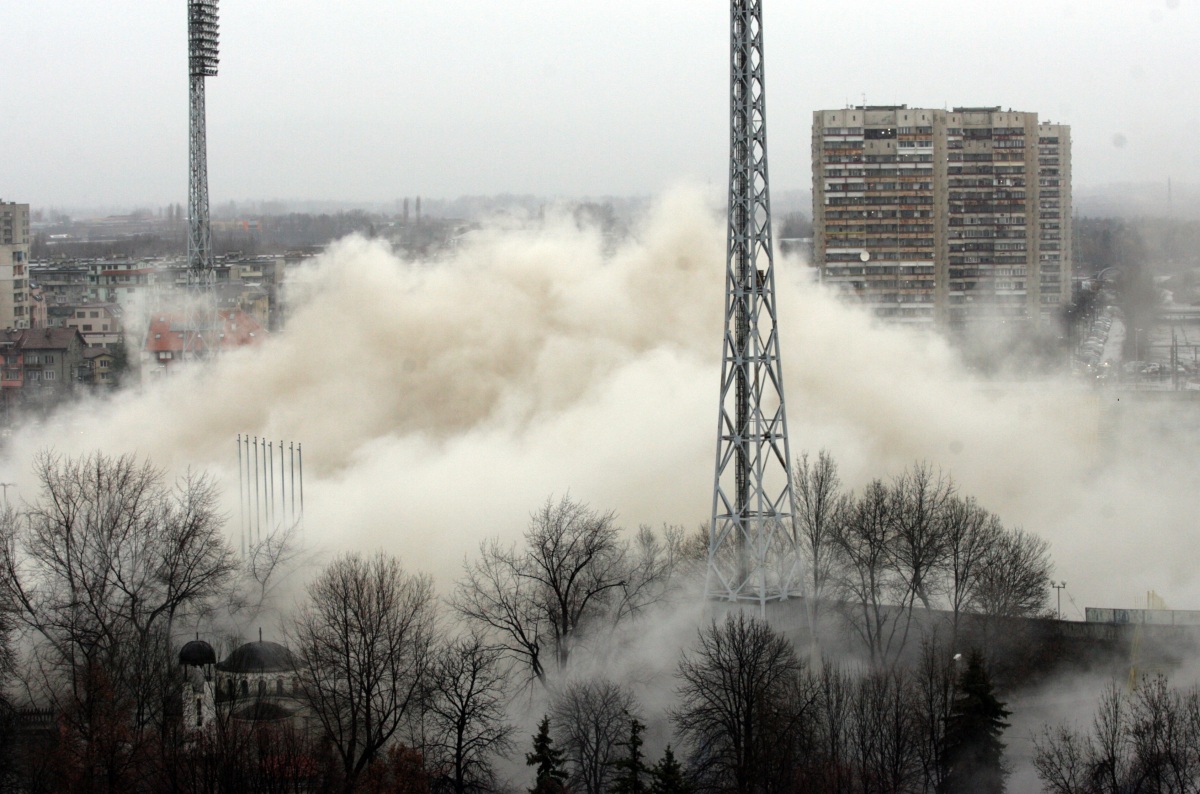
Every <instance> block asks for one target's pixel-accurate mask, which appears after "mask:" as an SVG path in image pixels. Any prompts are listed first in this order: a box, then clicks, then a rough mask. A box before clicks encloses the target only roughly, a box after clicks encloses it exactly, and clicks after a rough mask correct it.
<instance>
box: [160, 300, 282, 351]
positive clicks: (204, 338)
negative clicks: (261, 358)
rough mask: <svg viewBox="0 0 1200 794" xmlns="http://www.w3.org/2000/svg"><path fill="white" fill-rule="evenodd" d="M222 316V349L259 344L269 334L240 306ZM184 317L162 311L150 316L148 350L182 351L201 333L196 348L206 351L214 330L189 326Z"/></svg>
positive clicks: (196, 340)
mask: <svg viewBox="0 0 1200 794" xmlns="http://www.w3.org/2000/svg"><path fill="white" fill-rule="evenodd" d="M217 314H218V317H219V321H218V322H219V329H215V330H217V332H218V333H219V334H220V336H219V339H220V348H221V349H222V350H228V349H231V348H235V347H241V346H242V345H252V344H256V343H257V342H258V341H259V340H260V339H262V338H263V337H265V336H266V335H267V332H266V331H265V330H263V327H262V326H261V325H259V323H258V321H257V320H255V319H254V318H253V317H251V316H250V315H248V314H246V313H245V312H243V311H242V310H241V309H221V310H220V311H218V312H217ZM184 324H185V318H184V317H183V316H182V315H180V314H168V313H160V314H156V315H154V316H153V317H151V318H150V327H149V329H148V330H147V331H146V351H147V352H150V353H160V352H164V351H171V352H181V351H183V349H184V348H185V346H186V345H187V343H188V342H189V340H190V339H191V338H192V337H193V336H195V335H197V334H198V338H197V339H195V340H194V343H193V345H192V346H193V347H194V348H198V349H201V350H203V349H204V348H206V347H208V344H209V341H210V340H211V339H212V337H213V331H214V329H211V328H209V329H205V328H203V327H200V328H198V329H196V328H186V327H185V325H184Z"/></svg>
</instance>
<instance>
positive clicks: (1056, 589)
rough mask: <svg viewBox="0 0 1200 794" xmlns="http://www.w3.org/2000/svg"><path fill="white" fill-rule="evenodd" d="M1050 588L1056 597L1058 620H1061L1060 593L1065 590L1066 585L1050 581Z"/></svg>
mask: <svg viewBox="0 0 1200 794" xmlns="http://www.w3.org/2000/svg"><path fill="white" fill-rule="evenodd" d="M1050 586H1051V587H1053V588H1054V592H1055V595H1057V596H1058V619H1059V620H1062V591H1063V590H1065V589H1067V583H1066V582H1055V581H1051V582H1050Z"/></svg>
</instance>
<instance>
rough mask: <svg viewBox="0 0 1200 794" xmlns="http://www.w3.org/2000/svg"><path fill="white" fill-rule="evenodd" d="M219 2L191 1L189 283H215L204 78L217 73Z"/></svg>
mask: <svg viewBox="0 0 1200 794" xmlns="http://www.w3.org/2000/svg"><path fill="white" fill-rule="evenodd" d="M217 2H218V0H188V6H187V8H188V99H189V103H188V105H189V111H190V112H189V118H190V128H189V130H190V134H189V155H190V156H189V160H188V162H189V171H188V284H189V285H197V286H207V285H210V284H211V283H212V281H213V252H212V229H211V227H210V225H209V216H208V143H207V138H206V135H205V116H204V79H205V78H206V77H213V76H215V75H216V73H217V60H218V59H217V42H218V35H217V29H218V25H217Z"/></svg>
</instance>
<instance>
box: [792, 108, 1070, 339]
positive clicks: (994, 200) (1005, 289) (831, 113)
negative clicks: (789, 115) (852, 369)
mask: <svg viewBox="0 0 1200 794" xmlns="http://www.w3.org/2000/svg"><path fill="white" fill-rule="evenodd" d="M1070 146H1071V139H1070V128H1069V127H1068V126H1066V125H1061V124H1049V123H1042V122H1039V120H1038V116H1037V114H1036V113H1029V112H1024V111H1012V110H1002V109H1001V108H999V107H986V108H955V109H953V110H938V109H930V108H909V107H907V106H906V105H887V106H858V107H850V108H845V109H843V110H819V111H816V112H815V113H814V114H813V235H814V245H813V253H814V264H815V265H816V266H817V267H818V268H819V269H820V275H821V278H822V280H823V281H825V282H827V283H831V284H836V285H839V286H841V287H843V288H845V289H846V290H847V291H849V292H851V293H853V294H855V295H857V296H858V297H859V299H861V300H862V301H863V302H864V303H865V304H867V305H868V306H870V307H871V309H872V310H873V311H874V312H875V314H876V315H877V316H880V317H884V318H888V319H891V320H896V321H901V322H909V323H919V324H929V325H935V324H936V325H938V326H942V327H949V328H962V327H964V326H968V325H971V324H973V323H976V322H982V321H990V322H997V321H999V322H1005V323H1023V322H1026V321H1032V322H1033V323H1034V324H1041V323H1045V322H1049V321H1051V320H1053V319H1055V318H1057V317H1059V316H1060V315H1061V312H1062V309H1063V307H1064V305H1065V304H1066V303H1067V302H1068V301H1069V300H1070V289H1069V286H1070V272H1071V247H1070V238H1071V155H1070Z"/></svg>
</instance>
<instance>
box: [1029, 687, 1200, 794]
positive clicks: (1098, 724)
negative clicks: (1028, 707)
mask: <svg viewBox="0 0 1200 794" xmlns="http://www.w3.org/2000/svg"><path fill="white" fill-rule="evenodd" d="M1034 751H1035V755H1034V768H1035V769H1036V770H1037V773H1038V777H1039V778H1040V779H1041V781H1042V783H1043V784H1044V785H1045V786H1046V788H1047V790H1049V791H1052V792H1054V793H1055V794H1124V793H1125V792H1142V791H1145V792H1172V793H1176V792H1178V794H1195V792H1200V691H1198V690H1197V689H1196V688H1194V687H1193V688H1189V689H1186V690H1182V691H1180V690H1175V689H1172V688H1171V687H1169V686H1168V684H1167V680H1166V678H1164V677H1162V676H1156V677H1154V678H1152V679H1150V680H1148V681H1145V682H1143V683H1142V685H1141V686H1140V687H1139V688H1138V690H1137V691H1136V692H1135V693H1133V694H1127V693H1125V692H1124V691H1122V690H1121V689H1120V688H1118V687H1117V685H1116V684H1110V685H1109V686H1108V687H1106V688H1105V690H1104V692H1103V694H1102V695H1101V697H1100V702H1099V704H1098V706H1097V708H1096V714H1095V717H1094V719H1093V721H1092V728H1091V731H1090V732H1089V733H1087V734H1082V733H1080V732H1079V731H1077V730H1074V729H1071V728H1068V727H1066V726H1058V727H1055V728H1049V727H1047V728H1044V729H1043V730H1042V732H1041V734H1040V735H1038V736H1037V737H1036V738H1035V741H1034Z"/></svg>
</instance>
